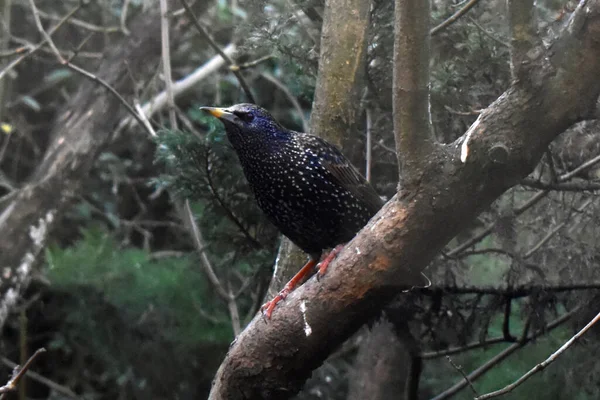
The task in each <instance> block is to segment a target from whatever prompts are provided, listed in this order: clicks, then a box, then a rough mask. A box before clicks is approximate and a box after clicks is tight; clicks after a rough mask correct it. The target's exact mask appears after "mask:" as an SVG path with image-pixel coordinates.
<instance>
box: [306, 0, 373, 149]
mask: <svg viewBox="0 0 600 400" xmlns="http://www.w3.org/2000/svg"><path fill="white" fill-rule="evenodd" d="M371 3H372V1H371V0H329V1H328V2H327V4H326V6H325V15H324V18H323V28H322V31H321V54H320V57H319V75H318V79H317V86H316V89H315V100H314V102H313V108H312V114H311V117H310V127H311V132H312V133H314V134H316V135H319V136H321V137H322V138H324V139H326V140H328V141H330V142H332V143H334V144H336V145H337V146H338V147H341V146H342V140H343V139H344V137H348V136H349V135H352V134H353V133H355V132H356V131H357V126H358V124H359V122H360V118H359V115H358V113H359V112H360V99H361V94H362V90H363V89H364V88H365V80H366V73H367V68H366V67H367V65H366V61H367V38H368V30H369V21H370V10H371Z"/></svg>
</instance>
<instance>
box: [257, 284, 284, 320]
mask: <svg viewBox="0 0 600 400" xmlns="http://www.w3.org/2000/svg"><path fill="white" fill-rule="evenodd" d="M289 292H290V291H289V290H288V289H287V288H284V289H283V290H282V291H281V292H279V293H278V294H277V295H276V296H275V297H273V299H272V300H270V301H267V302H266V303H265V304H263V305H262V306H261V307H260V312H261V313H262V315H263V316H264V317H266V319H271V314H273V310H275V307H276V306H277V303H279V302H280V301H281V300H285V298H286V297H287V295H288V294H289Z"/></svg>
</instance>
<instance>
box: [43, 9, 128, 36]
mask: <svg viewBox="0 0 600 400" xmlns="http://www.w3.org/2000/svg"><path fill="white" fill-rule="evenodd" d="M38 13H39V14H40V17H42V18H45V19H49V20H53V21H59V20H60V19H61V18H60V17H56V16H54V15H51V14H48V13H47V12H44V11H43V10H40V9H38ZM67 23H69V24H71V25H75V26H78V27H80V28H83V29H86V30H88V31H90V32H97V33H114V32H119V30H120V28H119V27H118V26H106V27H105V26H98V25H94V24H91V23H89V22H85V21H82V20H80V19H77V18H71V19H69V21H67Z"/></svg>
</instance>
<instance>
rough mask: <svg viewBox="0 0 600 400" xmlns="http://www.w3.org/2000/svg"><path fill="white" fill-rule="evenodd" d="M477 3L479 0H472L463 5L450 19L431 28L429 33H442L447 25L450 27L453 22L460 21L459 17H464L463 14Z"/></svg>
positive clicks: (433, 34)
mask: <svg viewBox="0 0 600 400" xmlns="http://www.w3.org/2000/svg"><path fill="white" fill-rule="evenodd" d="M477 3H479V0H470V1H469V2H468V3H467V4H465V6H464V7H462V8H461V9H460V10H458V11H456V12H455V13H454V14H452V15H451V16H450V17H449V18H448V19H446V20H445V21H443V22H442V23H441V24H439V25H438V26H436V27H434V28H433V29H431V30H430V31H429V34H430V35H431V36H435V35H437V34H438V33H440V32H441V31H442V30H444V29H446V28H447V27H449V26H450V25H452V24H453V23H455V22H456V21H458V19H459V18H460V17H462V16H463V15H465V14H466V13H467V12H468V11H469V10H470V9H471V8H473V7H474V6H475V5H476V4H477Z"/></svg>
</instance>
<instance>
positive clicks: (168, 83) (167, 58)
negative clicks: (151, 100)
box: [160, 0, 177, 130]
mask: <svg viewBox="0 0 600 400" xmlns="http://www.w3.org/2000/svg"><path fill="white" fill-rule="evenodd" d="M168 13H169V6H168V5H167V0H160V14H161V15H160V33H161V44H162V46H161V50H162V64H163V74H164V79H165V91H166V92H167V108H168V110H167V111H168V113H169V122H170V123H171V129H175V130H176V129H177V114H176V113H175V97H174V96H173V76H172V75H171V49H170V47H169V15H168Z"/></svg>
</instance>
